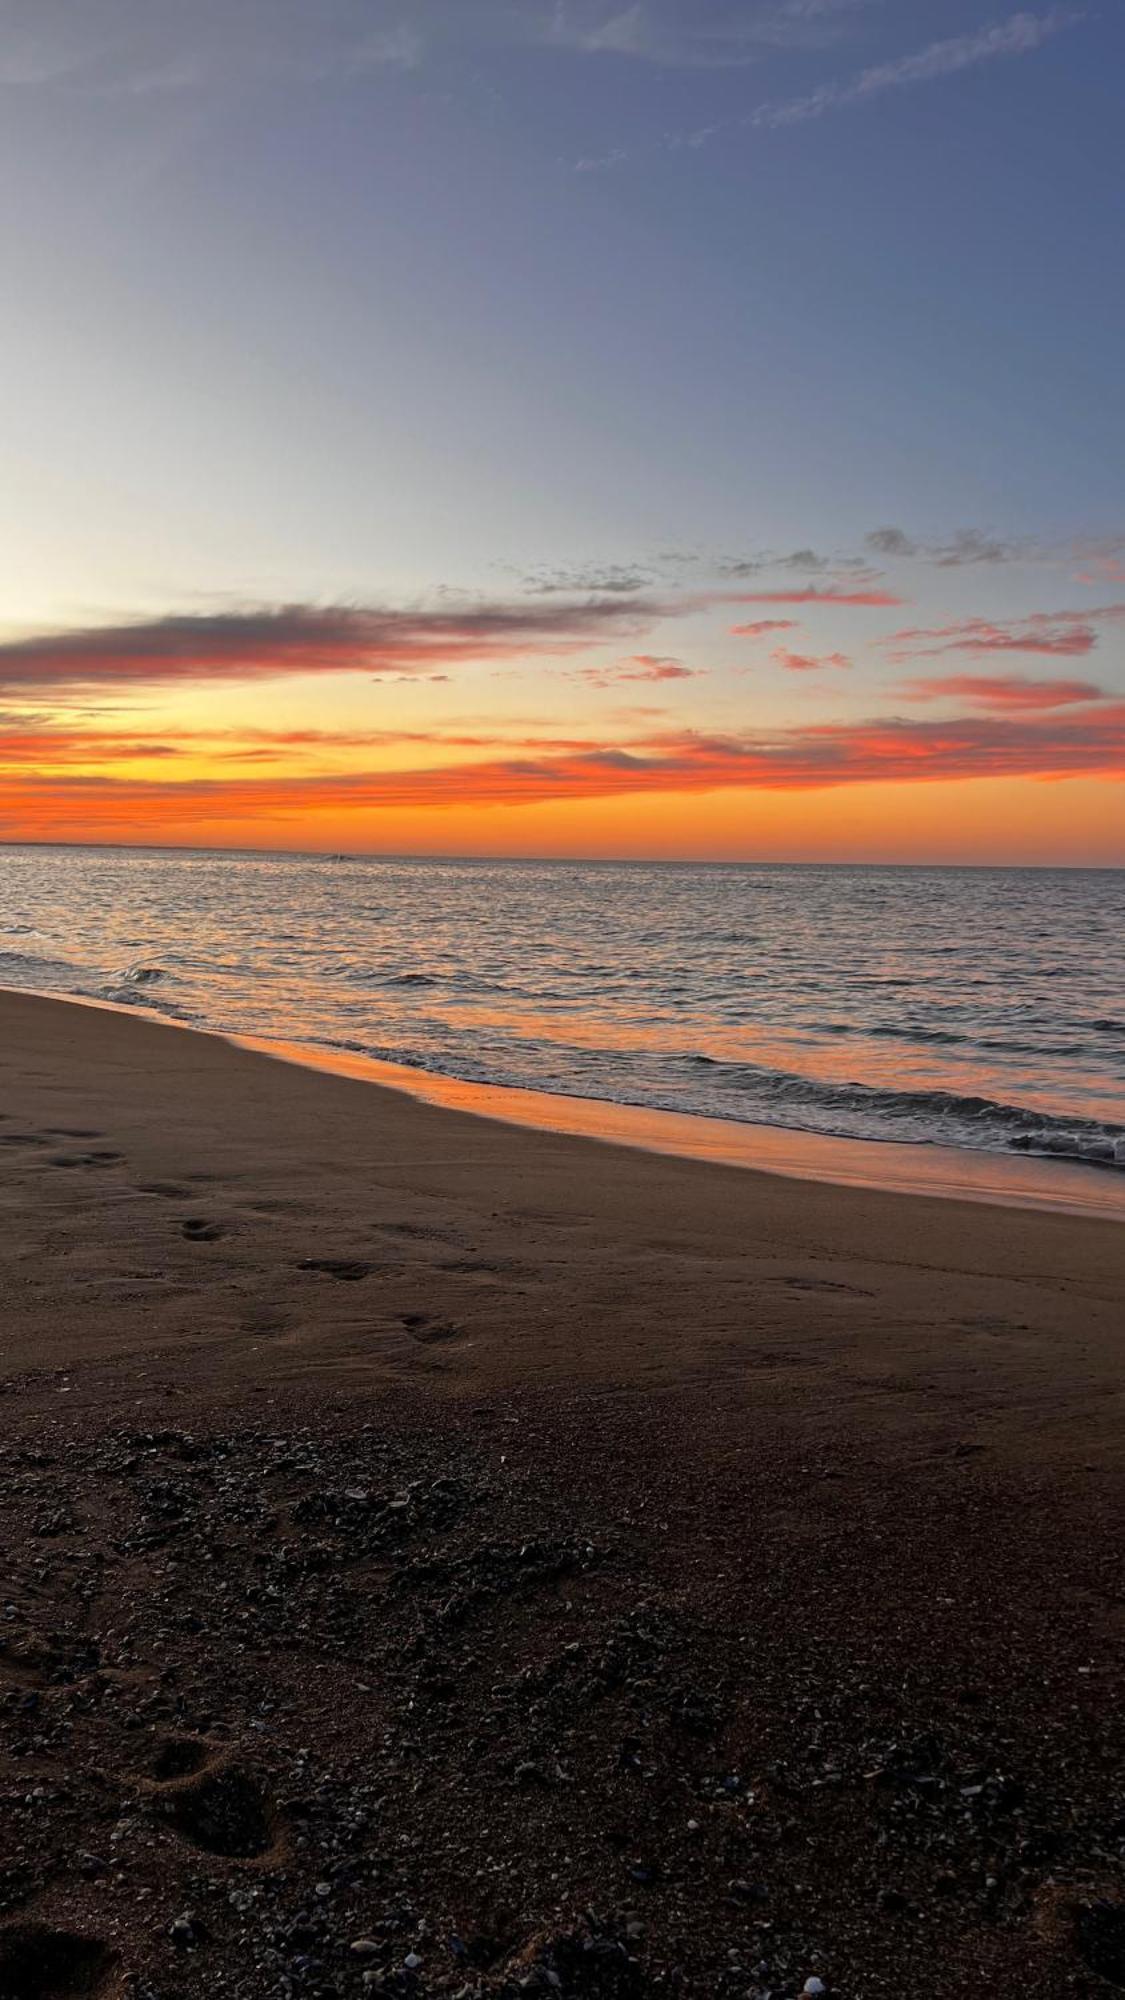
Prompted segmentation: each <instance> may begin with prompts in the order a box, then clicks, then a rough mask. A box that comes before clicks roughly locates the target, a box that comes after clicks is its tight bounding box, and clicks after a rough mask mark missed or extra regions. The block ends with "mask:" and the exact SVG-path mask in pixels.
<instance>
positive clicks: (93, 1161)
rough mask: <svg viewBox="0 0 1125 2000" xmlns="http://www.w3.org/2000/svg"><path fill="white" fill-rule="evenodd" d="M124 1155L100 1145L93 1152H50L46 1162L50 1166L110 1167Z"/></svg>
mask: <svg viewBox="0 0 1125 2000" xmlns="http://www.w3.org/2000/svg"><path fill="white" fill-rule="evenodd" d="M124 1157H125V1155H124V1154H123V1153H114V1152H112V1151H111V1150H110V1148H109V1147H108V1146H100V1147H98V1149H97V1151H96V1152H93V1153H50V1154H49V1155H48V1160H47V1163H48V1165H49V1166H52V1167H112V1166H115V1165H116V1164H117V1163H118V1162H119V1161H120V1160H123V1159H124Z"/></svg>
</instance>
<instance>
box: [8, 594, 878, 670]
mask: <svg viewBox="0 0 1125 2000" xmlns="http://www.w3.org/2000/svg"><path fill="white" fill-rule="evenodd" d="M718 601H720V602H723V603H726V604H835V605H840V604H844V605H863V606H867V607H870V608H874V609H881V608H884V607H886V606H889V605H900V604H905V603H906V599H905V598H904V597H896V596H895V595H894V593H893V591H890V590H866V589H865V590H838V589H836V588H835V586H834V585H829V586H828V588H827V589H825V590H818V589H817V588H816V587H815V585H811V584H810V585H809V587H808V588H807V589H805V590H747V591H739V593H738V594H737V596H733V597H727V598H724V599H721V600H718ZM2 657H3V655H2V654H0V660H2Z"/></svg>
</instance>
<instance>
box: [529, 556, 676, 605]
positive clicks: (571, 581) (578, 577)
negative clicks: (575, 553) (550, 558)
mask: <svg viewBox="0 0 1125 2000" xmlns="http://www.w3.org/2000/svg"><path fill="white" fill-rule="evenodd" d="M653 581H654V578H653V575H652V572H651V570H642V569H625V568H624V567H622V566H620V565H618V564H617V563H609V564H607V565H605V566H604V567H599V566H598V565H596V564H590V565H589V567H587V568H575V569H538V570H532V571H531V572H530V573H529V575H527V576H525V577H524V580H523V585H524V589H525V590H528V591H530V592H531V593H532V595H533V596H535V597H558V596H566V597H579V596H581V595H582V594H583V593H584V592H588V593H589V594H590V595H591V596H593V597H631V596H633V595H635V593H636V592H637V591H640V590H645V589H647V588H648V587H649V586H650V585H651V584H652V583H653Z"/></svg>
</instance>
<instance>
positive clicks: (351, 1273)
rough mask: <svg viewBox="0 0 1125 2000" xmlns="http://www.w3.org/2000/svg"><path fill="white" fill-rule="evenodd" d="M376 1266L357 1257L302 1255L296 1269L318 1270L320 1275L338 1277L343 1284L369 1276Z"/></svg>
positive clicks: (353, 1282) (352, 1282)
mask: <svg viewBox="0 0 1125 2000" xmlns="http://www.w3.org/2000/svg"><path fill="white" fill-rule="evenodd" d="M376 1268H377V1267H376V1266H375V1265H374V1264H365V1263H363V1262H362V1261H361V1259H360V1258H358V1257H302V1258H301V1261H300V1263H299V1264H298V1266H297V1269H298V1271H319V1272H320V1274H321V1276H322V1277H325V1278H338V1279H340V1280H341V1281H342V1282H343V1283H345V1284H356V1283H357V1282H358V1281H359V1279H360V1278H369V1277H370V1276H371V1273H372V1271H374V1270H375V1269H376Z"/></svg>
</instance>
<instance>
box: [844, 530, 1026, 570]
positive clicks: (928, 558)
mask: <svg viewBox="0 0 1125 2000" xmlns="http://www.w3.org/2000/svg"><path fill="white" fill-rule="evenodd" d="M864 542H865V544H866V546H867V547H868V548H869V549H871V550H873V551H874V553H875V554H876V555H880V556H915V557H918V558H919V559H920V560H921V561H923V562H931V563H936V564H937V566H938V568H939V569H961V568H972V567H975V566H976V565H979V564H982V563H1006V562H1013V561H1015V560H1016V559H1017V557H1018V556H1019V555H1020V554H1021V553H1022V554H1027V553H1029V551H1028V550H1027V549H1026V548H1025V549H1021V547H1020V545H1019V544H1018V543H1016V542H1003V541H1001V540H1000V539H999V537H998V536H996V535H986V534H984V533H983V532H982V530H981V529H979V528H958V529H957V530H956V532H955V533H954V535H953V536H952V537H951V539H950V540H949V541H948V542H917V541H915V540H913V538H912V537H911V536H910V535H908V534H906V533H905V531H904V530H903V529H902V528H873V529H872V531H871V533H870V534H869V535H865V536H864Z"/></svg>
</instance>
